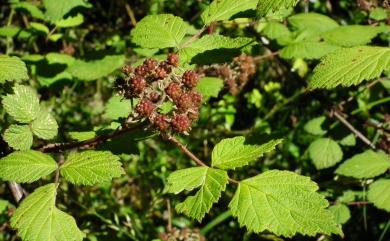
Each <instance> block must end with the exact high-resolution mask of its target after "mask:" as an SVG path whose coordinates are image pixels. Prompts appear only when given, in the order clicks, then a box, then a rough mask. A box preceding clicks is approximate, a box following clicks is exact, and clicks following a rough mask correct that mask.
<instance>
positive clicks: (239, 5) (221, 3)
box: [201, 0, 257, 24]
mask: <svg viewBox="0 0 390 241" xmlns="http://www.w3.org/2000/svg"><path fill="white" fill-rule="evenodd" d="M256 5H257V3H256V1H254V0H240V1H237V0H214V1H213V2H212V3H211V4H210V5H209V6H208V7H207V8H206V9H205V10H204V11H203V13H202V15H201V18H202V20H203V22H204V24H210V23H212V22H215V21H223V20H229V19H230V18H231V17H232V16H234V15H235V14H237V13H239V12H244V11H247V10H250V9H256Z"/></svg>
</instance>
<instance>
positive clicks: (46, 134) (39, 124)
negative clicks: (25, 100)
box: [31, 111, 58, 140]
mask: <svg viewBox="0 0 390 241" xmlns="http://www.w3.org/2000/svg"><path fill="white" fill-rule="evenodd" d="M31 129H32V131H33V133H34V134H35V135H36V136H38V137H39V138H42V139H44V140H50V139H53V138H54V137H55V136H56V135H57V133H58V124H57V121H56V119H54V117H53V116H52V115H51V114H50V113H49V112H48V111H41V112H40V113H39V115H38V117H37V118H36V119H35V120H34V121H33V122H32V124H31Z"/></svg>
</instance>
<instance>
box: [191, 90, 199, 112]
mask: <svg viewBox="0 0 390 241" xmlns="http://www.w3.org/2000/svg"><path fill="white" fill-rule="evenodd" d="M189 95H190V96H191V100H192V105H193V107H196V108H199V107H200V105H201V104H202V95H201V94H200V93H198V92H195V91H191V92H190V93H189Z"/></svg>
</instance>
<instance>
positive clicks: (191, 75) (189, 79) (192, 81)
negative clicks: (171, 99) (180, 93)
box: [182, 70, 199, 88]
mask: <svg viewBox="0 0 390 241" xmlns="http://www.w3.org/2000/svg"><path fill="white" fill-rule="evenodd" d="M182 78H183V83H184V85H185V86H187V87H188V88H194V87H195V86H196V85H197V84H198V81H199V75H198V74H197V73H195V72H194V71H192V70H187V71H186V72H184V74H183V76H182Z"/></svg>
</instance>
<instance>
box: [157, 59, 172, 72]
mask: <svg viewBox="0 0 390 241" xmlns="http://www.w3.org/2000/svg"><path fill="white" fill-rule="evenodd" d="M158 67H160V68H162V69H163V70H165V72H166V73H167V74H170V73H171V72H172V66H171V64H170V63H168V61H163V62H161V63H160V64H159V65H158Z"/></svg>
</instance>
